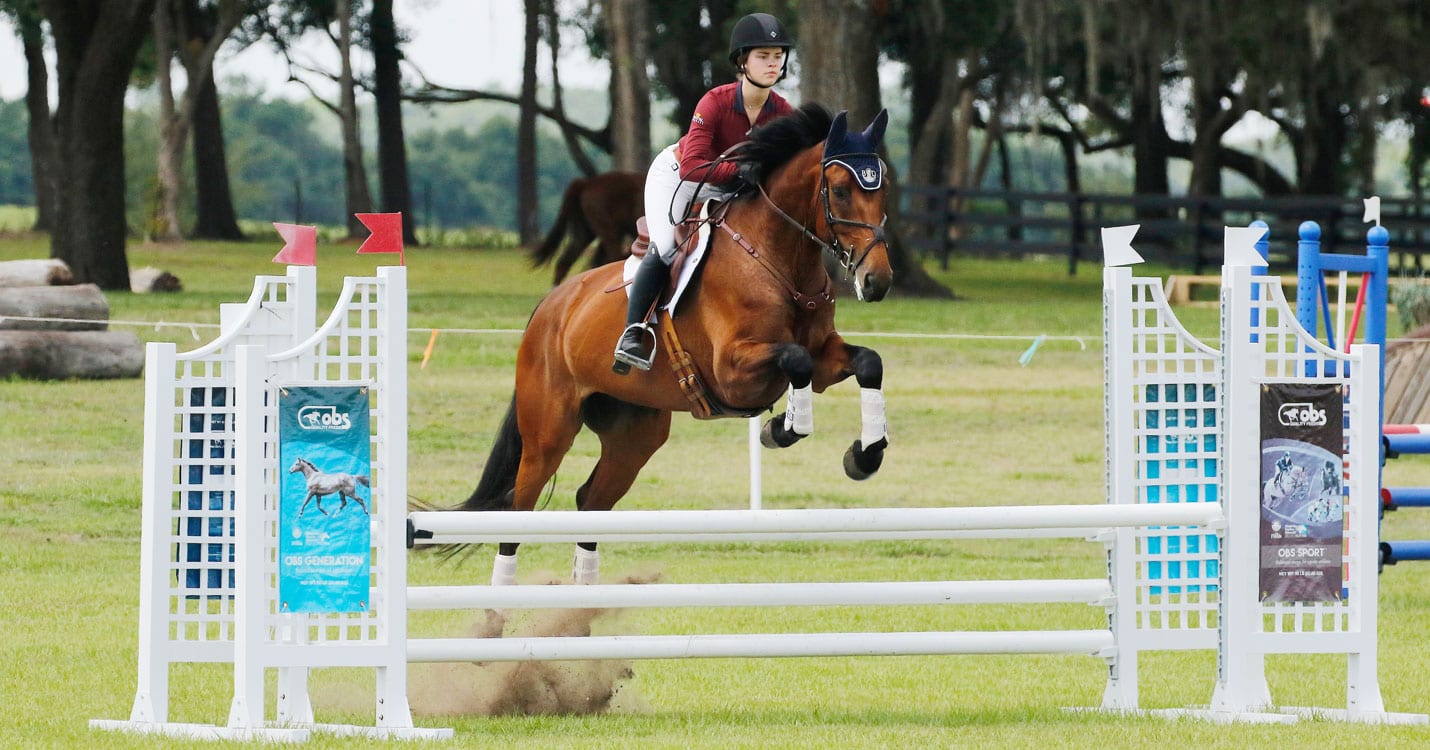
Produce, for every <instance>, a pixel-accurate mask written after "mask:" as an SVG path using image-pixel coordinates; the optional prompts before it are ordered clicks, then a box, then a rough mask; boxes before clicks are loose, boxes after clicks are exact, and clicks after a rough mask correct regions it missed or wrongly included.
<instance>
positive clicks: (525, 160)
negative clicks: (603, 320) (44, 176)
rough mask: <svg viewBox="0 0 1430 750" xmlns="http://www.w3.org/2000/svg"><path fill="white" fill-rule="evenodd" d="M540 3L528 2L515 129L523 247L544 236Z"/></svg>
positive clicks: (518, 221)
mask: <svg viewBox="0 0 1430 750" xmlns="http://www.w3.org/2000/svg"><path fill="white" fill-rule="evenodd" d="M540 20H541V2H540V0H526V48H525V49H526V53H525V56H524V57H523V59H522V63H521V111H520V115H519V119H518V120H517V126H516V227H517V234H518V236H519V237H520V241H521V244H522V245H530V244H531V243H533V242H536V241H537V239H538V238H540V237H541V225H540V218H539V216H538V214H537V210H538V208H539V203H538V198H537V191H536V53H537V45H538V44H539V43H540V40H541V34H540Z"/></svg>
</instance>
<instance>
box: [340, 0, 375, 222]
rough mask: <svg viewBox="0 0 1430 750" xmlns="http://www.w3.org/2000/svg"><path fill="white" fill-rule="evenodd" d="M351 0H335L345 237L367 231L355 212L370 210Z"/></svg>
mask: <svg viewBox="0 0 1430 750" xmlns="http://www.w3.org/2000/svg"><path fill="white" fill-rule="evenodd" d="M354 1H355V0H337V13H338V39H337V43H338V59H339V60H340V65H341V71H342V72H341V73H339V74H338V97H339V103H338V117H339V118H340V119H341V120H342V125H343V174H344V175H346V180H345V184H346V187H347V197H348V217H347V224H348V237H349V238H354V239H356V238H358V237H363V236H365V235H366V234H367V228H366V226H364V225H363V223H362V222H361V221H359V220H358V218H357V216H356V214H360V213H367V212H369V211H371V210H372V193H371V192H370V191H369V190H368V186H367V168H366V167H364V166H363V161H362V135H361V132H362V131H361V129H360V128H359V126H358V109H357V86H356V84H355V83H354V81H353V59H352V52H353V30H352V9H353V2H354Z"/></svg>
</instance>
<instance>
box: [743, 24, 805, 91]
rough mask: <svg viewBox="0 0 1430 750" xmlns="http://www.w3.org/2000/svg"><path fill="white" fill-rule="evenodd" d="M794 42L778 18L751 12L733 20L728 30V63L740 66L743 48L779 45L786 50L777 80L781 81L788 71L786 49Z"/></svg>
mask: <svg viewBox="0 0 1430 750" xmlns="http://www.w3.org/2000/svg"><path fill="white" fill-rule="evenodd" d="M793 46H794V43H793V42H791V41H790V38H789V34H787V33H785V27H784V26H782V25H781V24H780V22H779V19H777V18H775V17H774V16H772V15H770V14H768V13H751V14H750V15H748V16H745V17H744V18H741V19H740V20H738V21H736V22H735V28H733V29H731V30H730V64H731V65H734V66H735V68H736V69H737V70H738V69H739V68H740V55H741V54H743V53H744V52H745V50H748V49H753V48H755V47H780V48H783V49H784V50H785V51H786V59H785V65H784V68H783V69H781V70H780V77H779V80H777V81H776V83H778V82H779V81H783V80H784V78H785V76H786V75H787V74H788V73H789V59H788V50H789V48H790V47H793Z"/></svg>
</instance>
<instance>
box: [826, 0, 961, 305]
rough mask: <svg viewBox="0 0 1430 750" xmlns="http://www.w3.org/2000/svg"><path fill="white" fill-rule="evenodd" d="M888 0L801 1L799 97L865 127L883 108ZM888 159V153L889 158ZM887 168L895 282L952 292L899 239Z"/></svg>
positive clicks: (907, 288)
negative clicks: (882, 37) (845, 113)
mask: <svg viewBox="0 0 1430 750" xmlns="http://www.w3.org/2000/svg"><path fill="white" fill-rule="evenodd" d="M888 12H889V7H888V4H887V2H885V1H884V0H811V1H810V2H805V3H803V4H801V5H800V15H799V35H798V39H797V42H798V44H799V59H800V61H801V62H800V70H801V74H800V96H801V98H802V99H803V100H804V101H806V102H810V101H817V102H821V103H824V104H826V105H830V106H833V107H834V108H835V109H847V110H849V119H850V123H851V126H852V125H854V124H858V126H859V127H861V128H862V127H864V125H866V124H868V123H869V122H870V121H871V120H873V119H874V116H875V115H876V114H878V113H879V110H880V109H883V104H882V101H881V97H880V93H879V42H878V40H879V34H880V32H881V30H882V27H883V24H884V21H885V19H886V17H887V15H888ZM885 161H886V162H887V161H888V159H887V155H886V158H885ZM894 178H895V175H894V174H893V170H892V169H890V170H889V175H888V179H889V198H888V201H887V204H886V206H887V209H886V210H887V211H888V213H889V214H890V215H891V216H892V217H893V218H892V219H890V221H889V222H888V224H887V226H886V230H887V232H888V237H889V241H888V248H889V262H890V263H891V264H892V265H893V267H894V286H895V288H897V289H900V290H902V291H904V292H905V293H909V294H915V295H929V296H942V297H947V296H951V294H950V292H949V291H948V290H947V289H946V288H944V286H943V285H942V284H939V283H938V282H937V281H934V280H933V278H932V277H930V276H929V275H928V272H927V271H925V270H924V269H923V266H922V265H920V264H919V263H918V260H917V259H916V258H914V257H913V255H912V254H911V253H910V252H909V251H908V249H907V246H906V245H904V243H902V242H900V241H899V239H898V232H897V228H898V223H899V220H898V205H899V196H898V191H897V188H896V187H895V179H894Z"/></svg>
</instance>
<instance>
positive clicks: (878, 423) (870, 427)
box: [859, 388, 888, 447]
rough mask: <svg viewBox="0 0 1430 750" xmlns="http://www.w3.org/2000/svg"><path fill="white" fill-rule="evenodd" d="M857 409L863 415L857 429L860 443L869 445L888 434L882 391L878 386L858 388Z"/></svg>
mask: <svg viewBox="0 0 1430 750" xmlns="http://www.w3.org/2000/svg"><path fill="white" fill-rule="evenodd" d="M859 411H860V414H861V416H862V417H863V422H862V424H863V426H862V428H861V429H860V431H859V444H860V445H863V446H865V447H868V446H871V445H873V444H875V443H877V442H879V441H880V440H881V439H883V438H884V437H885V436H887V435H888V432H887V424H886V420H885V418H884V392H883V391H881V390H879V389H878V388H860V389H859Z"/></svg>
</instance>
